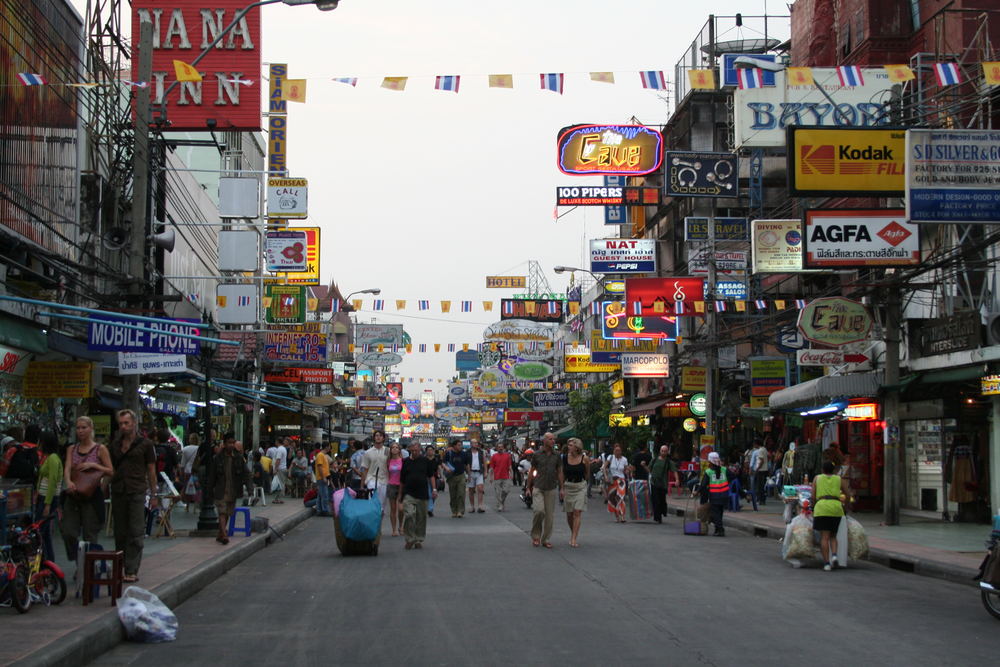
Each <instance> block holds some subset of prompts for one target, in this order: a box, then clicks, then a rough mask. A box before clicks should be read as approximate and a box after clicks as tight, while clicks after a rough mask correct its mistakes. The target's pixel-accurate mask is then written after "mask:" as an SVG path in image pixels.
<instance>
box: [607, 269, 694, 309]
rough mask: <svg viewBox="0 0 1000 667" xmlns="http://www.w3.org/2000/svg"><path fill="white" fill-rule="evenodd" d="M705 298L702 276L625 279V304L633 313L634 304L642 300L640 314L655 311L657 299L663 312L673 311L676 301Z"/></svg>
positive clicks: (692, 300) (689, 301) (688, 301)
mask: <svg viewBox="0 0 1000 667" xmlns="http://www.w3.org/2000/svg"><path fill="white" fill-rule="evenodd" d="M704 300H705V281H704V279H703V278H677V277H668V278H628V279H626V280H625V304H626V309H627V311H628V313H629V314H630V315H631V314H634V304H635V303H636V302H637V301H641V302H642V314H646V313H650V314H652V313H655V312H656V310H655V309H654V307H653V304H655V303H656V302H657V301H659V302H660V303H662V304H663V308H664V310H663V312H666V313H673V312H675V304H676V303H677V302H678V301H682V302H684V303H692V302H694V301H704Z"/></svg>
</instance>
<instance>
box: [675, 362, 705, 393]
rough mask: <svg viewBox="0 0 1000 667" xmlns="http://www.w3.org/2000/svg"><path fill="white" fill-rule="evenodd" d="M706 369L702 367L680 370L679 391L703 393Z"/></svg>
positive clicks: (686, 367) (687, 367)
mask: <svg viewBox="0 0 1000 667" xmlns="http://www.w3.org/2000/svg"><path fill="white" fill-rule="evenodd" d="M707 377H708V369H706V368H705V367H704V366H684V367H683V368H681V391H705V378H707Z"/></svg>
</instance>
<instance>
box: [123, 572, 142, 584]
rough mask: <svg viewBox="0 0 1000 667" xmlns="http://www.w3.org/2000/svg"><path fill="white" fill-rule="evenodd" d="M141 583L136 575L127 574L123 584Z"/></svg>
mask: <svg viewBox="0 0 1000 667" xmlns="http://www.w3.org/2000/svg"><path fill="white" fill-rule="evenodd" d="M138 582H139V577H138V576H136V575H134V574H126V575H125V576H124V577H122V583H125V584H135V583H138Z"/></svg>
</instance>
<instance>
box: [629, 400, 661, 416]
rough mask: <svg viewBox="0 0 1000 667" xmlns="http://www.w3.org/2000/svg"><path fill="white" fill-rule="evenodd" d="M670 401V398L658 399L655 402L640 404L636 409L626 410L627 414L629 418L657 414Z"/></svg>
mask: <svg viewBox="0 0 1000 667" xmlns="http://www.w3.org/2000/svg"><path fill="white" fill-rule="evenodd" d="M669 400H670V399H668V398H658V399H656V400H655V401H646V402H645V403H639V404H638V405H636V406H635V407H632V408H629V409H628V410H626V411H625V414H626V415H627V416H629V417H643V416H645V415H652V414H656V411H657V410H659V409H660V408H661V407H663V406H664V405H665V404H666V402H667V401H669Z"/></svg>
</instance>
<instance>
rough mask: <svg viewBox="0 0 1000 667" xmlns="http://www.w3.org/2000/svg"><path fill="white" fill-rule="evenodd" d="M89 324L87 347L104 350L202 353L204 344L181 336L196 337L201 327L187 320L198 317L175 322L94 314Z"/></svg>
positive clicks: (151, 352)
mask: <svg viewBox="0 0 1000 667" xmlns="http://www.w3.org/2000/svg"><path fill="white" fill-rule="evenodd" d="M89 319H90V322H89V323H88V324H87V349H88V350H103V351H105V352H145V353H147V354H199V353H200V352H201V343H200V342H199V341H198V340H197V339H191V338H181V337H179V336H175V335H174V334H178V333H182V334H187V335H189V336H197V335H198V333H199V330H198V329H197V328H195V327H192V326H190V325H187V324H186V322H195V321H197V320H177V321H175V322H171V323H166V322H140V321H139V320H130V319H128V318H127V317H111V316H108V315H91V316H90V318H89ZM110 322H121V323H124V324H130V325H133V326H139V327H144V328H146V329H153V331H140V330H138V329H125V328H123V327H116V326H114V325H112V324H109V323H110Z"/></svg>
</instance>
